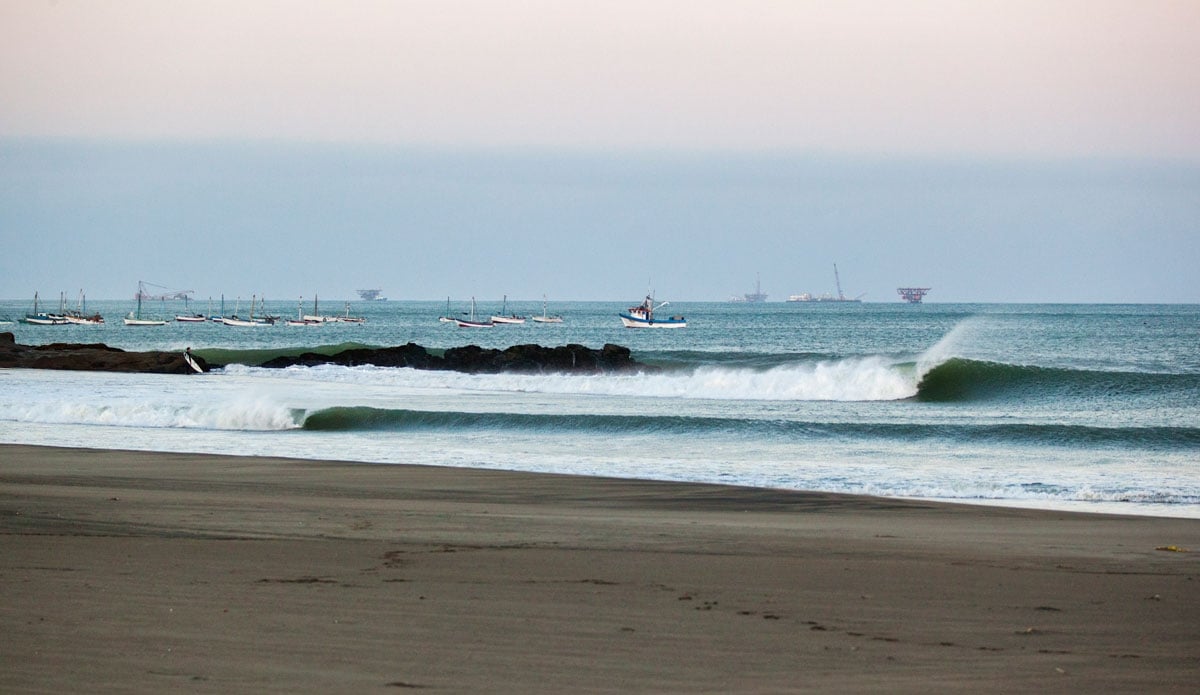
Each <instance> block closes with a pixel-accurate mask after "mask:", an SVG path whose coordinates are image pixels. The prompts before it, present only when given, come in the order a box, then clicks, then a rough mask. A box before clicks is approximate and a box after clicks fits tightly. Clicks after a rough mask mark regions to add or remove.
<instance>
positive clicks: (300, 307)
mask: <svg viewBox="0 0 1200 695" xmlns="http://www.w3.org/2000/svg"><path fill="white" fill-rule="evenodd" d="M284 323H285V325H288V326H320V325H322V324H324V323H325V322H324V321H322V320H320V319H317V318H309V317H306V316H305V315H304V297H301V298H300V301H298V302H296V318H294V319H288V320H287V321H285V322H284Z"/></svg>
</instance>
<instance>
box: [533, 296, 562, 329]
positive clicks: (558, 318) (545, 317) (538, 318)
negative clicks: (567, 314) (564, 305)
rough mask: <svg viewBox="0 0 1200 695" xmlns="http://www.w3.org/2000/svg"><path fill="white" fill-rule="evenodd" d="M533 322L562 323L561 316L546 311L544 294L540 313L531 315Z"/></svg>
mask: <svg viewBox="0 0 1200 695" xmlns="http://www.w3.org/2000/svg"><path fill="white" fill-rule="evenodd" d="M532 318H533V321H534V323H562V322H563V318H562V317H561V316H551V315H549V314H547V313H546V295H542V315H541V316H534V317H532Z"/></svg>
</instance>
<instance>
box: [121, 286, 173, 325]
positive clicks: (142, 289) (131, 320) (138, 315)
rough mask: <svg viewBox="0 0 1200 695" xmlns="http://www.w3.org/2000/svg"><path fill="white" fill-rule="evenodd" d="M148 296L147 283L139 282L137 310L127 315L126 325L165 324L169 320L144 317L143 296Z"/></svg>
mask: <svg viewBox="0 0 1200 695" xmlns="http://www.w3.org/2000/svg"><path fill="white" fill-rule="evenodd" d="M145 296H146V285H145V283H143V282H138V291H137V311H136V312H134V311H131V312H129V315H128V316H126V317H125V325H126V326H165V325H167V322H166V321H164V320H162V319H150V318H142V297H145Z"/></svg>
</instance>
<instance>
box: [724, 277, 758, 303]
mask: <svg viewBox="0 0 1200 695" xmlns="http://www.w3.org/2000/svg"><path fill="white" fill-rule="evenodd" d="M729 301H731V302H734V303H738V304H741V303H750V304H758V303H760V302H765V301H767V293H766V292H763V291H762V283H761V282H759V279H758V275H757V274H756V275H755V276H754V291H753V292H747V293H746V294H743V295H742V296H740V297H736V296H734V297H730V298H729Z"/></svg>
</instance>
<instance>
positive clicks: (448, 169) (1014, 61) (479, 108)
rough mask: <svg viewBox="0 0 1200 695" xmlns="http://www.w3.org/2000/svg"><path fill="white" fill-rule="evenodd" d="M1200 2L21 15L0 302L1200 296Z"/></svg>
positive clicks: (164, 7)
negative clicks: (37, 295) (135, 296)
mask: <svg viewBox="0 0 1200 695" xmlns="http://www.w3.org/2000/svg"><path fill="white" fill-rule="evenodd" d="M1196 36H1200V3H1197V2H1194V0H1187V1H1182V2H1170V1H1155V0H1150V1H1142V2H1118V1H1113V0H1090V1H1068V0H1064V1H1061V2H1054V1H1046V0H1039V1H1029V0H1005V1H995V2H993V1H991V0H972V1H971V2H965V1H955V2H951V1H949V0H927V1H921V0H915V1H912V2H887V1H884V0H879V1H875V2H868V1H866V0H847V1H845V2H837V3H827V2H806V1H804V0H792V1H780V2H763V1H755V0H749V1H746V2H736V3H734V2H709V1H705V0H693V1H690V2H661V1H655V0H640V1H638V2H624V1H623V0H614V1H611V2H605V3H595V2H573V1H571V0H556V1H549V0H547V1H530V2H520V1H514V2H504V3H496V2H483V1H462V2H455V1H453V0H451V1H448V2H436V3H433V2H403V1H396V2H353V1H351V2H332V1H330V2H312V1H308V2H305V1H291V2H245V1H244V0H242V1H240V2H222V1H207V2H186V1H180V2H169V3H164V2H158V1H140V0H124V1H114V2H76V1H71V0H57V1H53V0H46V1H39V2H34V1H32V0H28V1H27V0H0V250H2V253H0V297H4V298H10V299H16V298H22V297H26V296H32V294H33V292H34V291H40V292H41V293H42V294H43V296H46V295H49V296H54V295H55V294H57V293H58V292H60V291H65V292H67V293H68V294H70V295H74V293H75V292H77V291H78V290H79V289H83V290H85V291H86V292H87V294H88V296H89V297H95V298H102V297H111V298H122V297H126V296H129V295H131V294H132V292H133V291H134V289H135V287H136V283H137V281H138V280H139V279H144V280H150V281H153V282H155V283H157V284H161V285H164V286H168V287H173V288H189V289H195V290H196V292H197V293H198V296H201V297H203V296H209V295H219V294H222V293H225V294H229V295H237V294H249V293H251V292H255V293H258V294H267V295H268V296H272V297H273V296H279V297H280V298H282V297H285V296H287V297H292V296H297V295H301V294H302V295H305V296H311V295H312V294H313V293H314V292H316V293H319V294H321V295H322V296H329V297H338V296H343V297H348V296H352V293H353V290H354V289H356V288H360V287H364V286H372V287H379V288H381V289H383V290H384V293H385V294H386V295H388V296H390V297H392V298H394V299H437V298H444V297H446V296H453V297H456V298H465V297H467V296H469V295H477V296H479V297H488V298H494V297H498V296H502V295H504V294H507V295H509V296H510V297H521V298H526V299H536V298H540V297H541V296H542V295H543V294H547V295H550V296H551V297H556V298H561V299H564V300H566V299H600V300H626V299H628V300H636V299H637V298H638V297H639V296H640V295H641V294H642V293H643V292H644V291H645V289H646V288H647V286H648V285H649V286H651V287H653V289H654V290H655V291H656V293H657V294H658V295H659V296H660V297H662V298H666V299H671V300H675V301H679V300H723V299H726V298H728V297H729V296H730V295H735V294H741V293H743V292H747V291H751V290H752V289H753V287H754V283H755V278H756V276H757V277H760V278H761V282H762V285H763V290H764V291H766V292H768V293H769V294H770V296H771V299H772V300H781V299H784V298H786V296H787V295H789V294H794V293H799V292H812V293H816V294H820V293H825V292H834V291H835V288H834V285H833V270H832V269H833V264H834V263H837V265H838V269H839V272H840V274H841V279H842V286H843V290H844V291H845V293H846V294H847V295H850V296H858V295H864V297H863V298H864V299H865V300H867V301H898V298H897V297H896V295H895V288H896V287H897V286H900V285H918V286H930V287H933V288H934V291H933V292H932V293H931V294H930V296H929V298H928V299H927V301H948V302H949V301H964V302H969V301H1029V302H1039V301H1050V302H1053V301H1064V302H1108V301H1134V302H1158V301H1163V302H1200V274H1197V273H1196V272H1195V268H1196V267H1197V262H1198V261H1200V228H1198V227H1200V224H1198V223H1200V41H1197V40H1196V39H1195V37H1196Z"/></svg>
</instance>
